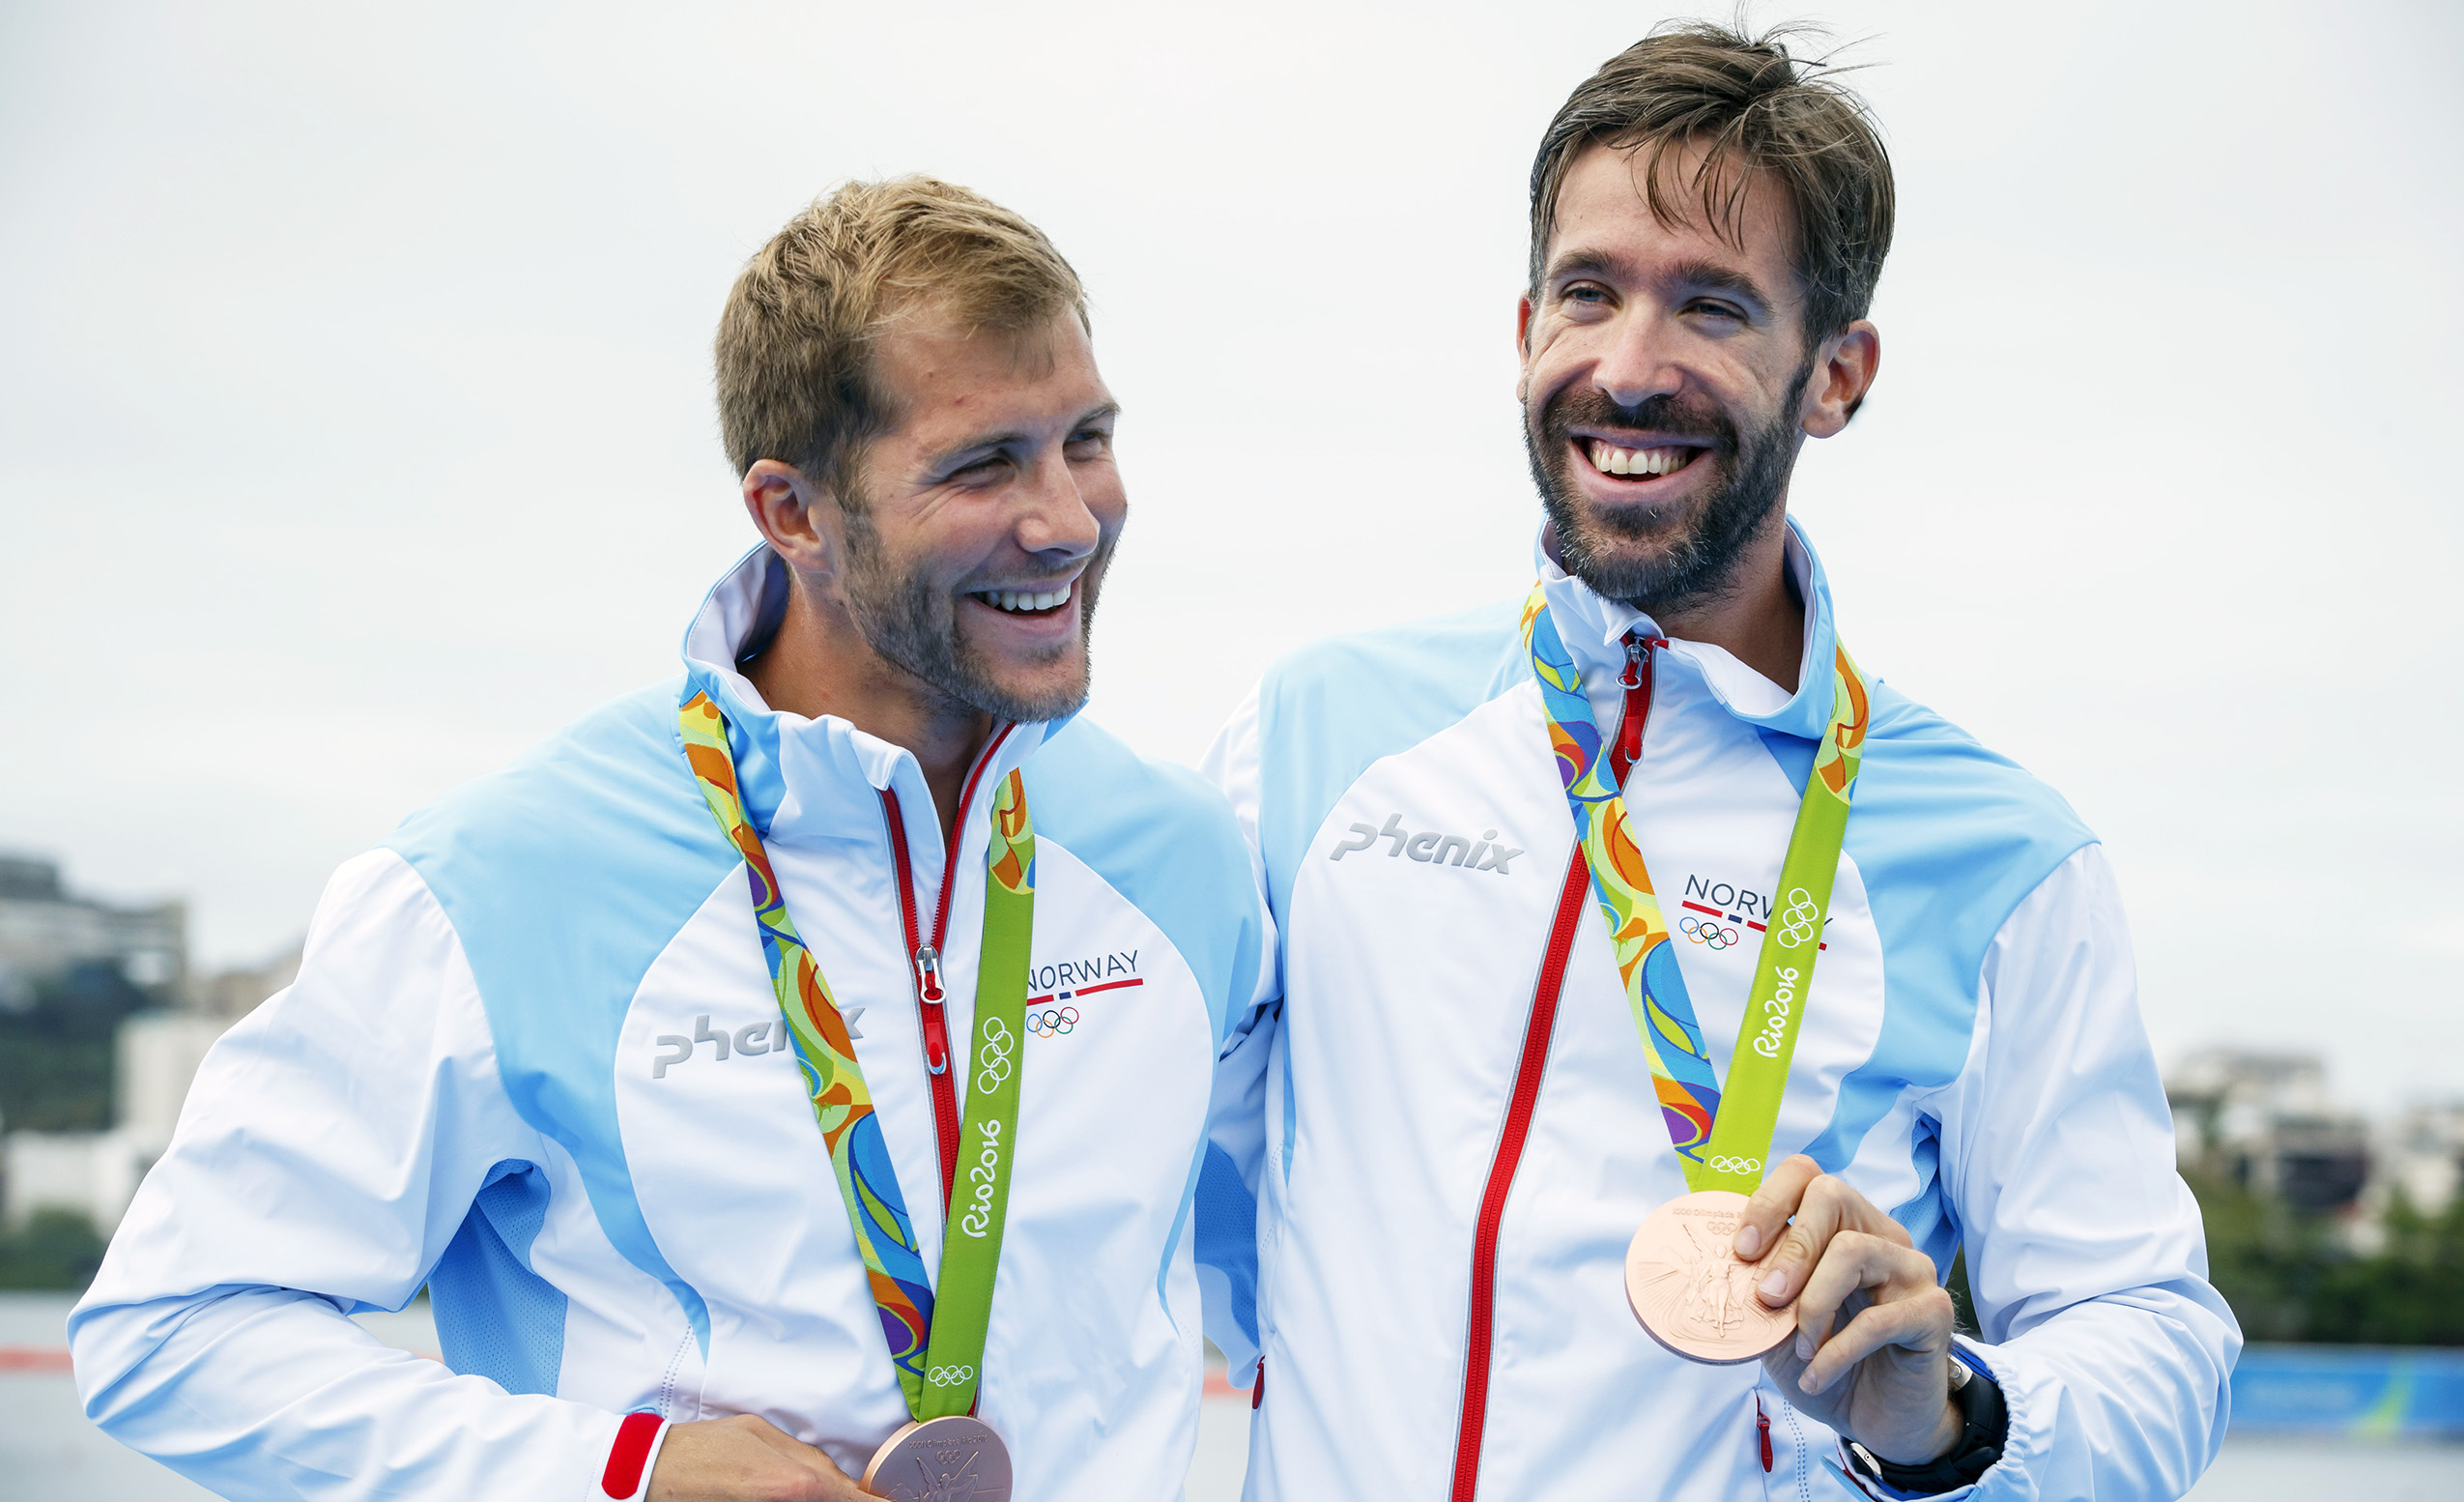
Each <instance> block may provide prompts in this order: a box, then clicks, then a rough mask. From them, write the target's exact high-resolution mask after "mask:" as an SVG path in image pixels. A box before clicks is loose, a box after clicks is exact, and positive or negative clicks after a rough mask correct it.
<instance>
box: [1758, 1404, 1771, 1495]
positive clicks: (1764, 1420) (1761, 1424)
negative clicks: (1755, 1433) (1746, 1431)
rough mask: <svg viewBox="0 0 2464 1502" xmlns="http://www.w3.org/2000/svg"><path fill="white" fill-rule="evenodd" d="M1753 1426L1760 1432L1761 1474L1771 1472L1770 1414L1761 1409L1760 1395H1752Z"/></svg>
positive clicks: (1766, 1474)
mask: <svg viewBox="0 0 2464 1502" xmlns="http://www.w3.org/2000/svg"><path fill="white" fill-rule="evenodd" d="M1754 1427H1755V1428H1756V1429H1758V1430H1762V1474H1763V1475H1765V1476H1768V1475H1770V1474H1771V1416H1770V1415H1769V1414H1767V1413H1765V1412H1763V1411H1762V1394H1760V1393H1757V1394H1755V1395H1754Z"/></svg>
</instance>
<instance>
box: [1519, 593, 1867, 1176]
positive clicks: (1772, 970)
mask: <svg viewBox="0 0 2464 1502" xmlns="http://www.w3.org/2000/svg"><path fill="white" fill-rule="evenodd" d="M1523 640H1524V645H1525V646H1526V647H1527V648H1528V649H1529V650H1530V651H1531V653H1532V671H1533V676H1534V677H1536V678H1537V679H1539V680H1540V699H1541V703H1542V704H1543V705H1544V706H1545V707H1546V709H1547V713H1548V721H1549V744H1550V747H1551V749H1552V750H1554V751H1555V752H1556V754H1557V766H1558V774H1559V776H1560V777H1561V778H1562V779H1563V780H1564V783H1565V801H1566V804H1567V806H1568V807H1569V808H1571V809H1572V810H1573V812H1574V829H1575V833H1576V835H1577V836H1578V837H1579V839H1580V842H1581V845H1582V852H1583V858H1584V860H1585V862H1586V863H1587V864H1588V865H1589V866H1590V872H1591V892H1592V895H1593V896H1595V897H1596V898H1598V900H1599V905H1600V915H1601V916H1602V917H1603V918H1606V919H1607V920H1608V925H1609V939H1610V942H1611V943H1612V944H1613V945H1614V946H1615V947H1616V952H1617V968H1618V974H1619V976H1620V977H1621V978H1622V979H1623V980H1624V982H1625V1001H1626V1005H1627V1006H1628V1007H1630V1008H1631V1009H1632V1010H1633V1012H1634V1025H1635V1029H1636V1030H1637V1031H1639V1032H1640V1033H1641V1034H1642V1035H1643V1054H1644V1056H1645V1057H1646V1058H1647V1059H1649V1060H1650V1064H1651V1083H1652V1087H1653V1089H1654V1090H1655V1091H1656V1092H1657V1094H1658V1096H1659V1101H1660V1114H1661V1116H1662V1117H1663V1118H1665V1119H1666V1121H1667V1122H1668V1128H1669V1141H1670V1142H1671V1143H1672V1144H1673V1145H1675V1147H1676V1153H1677V1159H1678V1162H1679V1164H1680V1166H1681V1167H1682V1168H1683V1169H1684V1170H1685V1184H1686V1187H1687V1188H1688V1189H1691V1190H1705V1189H1728V1190H1734V1191H1735V1192H1737V1193H1738V1194H1748V1195H1750V1194H1752V1193H1753V1192H1754V1190H1755V1187H1756V1186H1757V1185H1759V1184H1761V1183H1762V1171H1763V1168H1764V1164H1763V1159H1764V1158H1765V1157H1766V1156H1768V1154H1769V1153H1770V1150H1771V1134H1772V1132H1773V1131H1774V1130H1775V1129H1776V1128H1777V1126H1778V1125H1779V1119H1780V1097H1781V1096H1782V1095H1783V1094H1784V1093H1786V1091H1787V1089H1788V1078H1789V1060H1790V1058H1791V1056H1792V1055H1793V1054H1795V1052H1796V1031H1797V1025H1798V1023H1799V1022H1801V1021H1802V1020H1803V1018H1804V1016H1805V998H1806V996H1807V993H1808V991H1809V989H1810V988H1811V987H1812V985H1813V982H1814V959H1815V956H1816V955H1817V954H1818V953H1819V952H1820V950H1821V947H1822V945H1821V937H1822V924H1823V921H1824V918H1825V915H1826V914H1827V913H1828V912H1829V911H1830V907H1831V882H1832V880H1833V879H1834V878H1835V877H1836V876H1837V875H1838V874H1839V866H1840V846H1841V843H1842V842H1843V841H1844V840H1845V839H1846V838H1847V836H1848V794H1849V793H1850V792H1851V791H1852V790H1853V789H1854V788H1855V786H1856V769H1857V763H1858V761H1859V759H1860V755H1861V753H1862V751H1863V748H1864V745H1865V728H1866V716H1867V712H1868V708H1867V701H1866V693H1865V680H1864V679H1862V678H1860V677H1858V675H1857V671H1856V664H1855V663H1854V662H1852V661H1850V660H1849V658H1848V650H1847V649H1846V648H1842V647H1835V649H1834V652H1833V658H1832V664H1831V719H1830V724H1829V725H1828V726H1827V727H1826V728H1825V729H1824V730H1823V732H1822V747H1821V749H1820V750H1819V752H1817V753H1816V754H1815V758H1814V770H1813V772H1812V774H1811V775H1810V776H1808V777H1807V778H1806V779H1805V796H1804V799H1803V801H1802V802H1800V803H1799V804H1798V805H1797V810H1796V827H1795V829H1794V830H1793V831H1792V832H1791V834H1790V835H1789V848H1788V855H1787V857H1786V858H1785V859H1784V860H1783V861H1782V862H1781V864H1780V889H1779V901H1778V903H1777V904H1776V906H1775V910H1774V911H1773V912H1772V914H1771V920H1770V923H1769V926H1768V927H1766V928H1765V929H1764V930H1763V931H1762V958H1761V959H1760V960H1758V961H1757V962H1756V963H1755V967H1754V988H1753V990H1751V991H1750V992H1748V993H1747V996H1746V1006H1745V1021H1744V1023H1743V1024H1742V1025H1740V1026H1739V1027H1738V1029H1737V1035H1736V1046H1735V1048H1734V1049H1733V1051H1732V1052H1731V1054H1730V1055H1729V1078H1728V1088H1727V1091H1726V1092H1725V1095H1724V1094H1723V1092H1722V1090H1721V1087H1720V1082H1719V1077H1718V1076H1717V1075H1715V1074H1714V1073H1713V1072H1712V1069H1711V1060H1710V1056H1709V1054H1707V1053H1706V1052H1705V1049H1704V1046H1703V1028H1702V1026H1701V1025H1699V1024H1698V1023H1696V1021H1695V1019H1694V1002H1693V999H1692V998H1691V997H1688V996H1687V995H1686V991H1685V975H1684V973H1683V972H1682V971H1681V970H1679V969H1678V968H1677V963H1676V944H1675V943H1674V942H1673V941H1672V937H1671V935H1670V933H1669V923H1668V919H1667V918H1666V917H1665V916H1663V915H1662V914H1661V912H1660V900H1659V898H1658V896H1656V895H1655V894H1654V893H1653V891H1652V887H1651V873H1650V872H1649V871H1648V870H1647V868H1646V867H1645V866H1644V864H1643V852H1642V850H1641V848H1640V847H1639V846H1637V845H1636V843H1635V840H1634V836H1633V834H1632V832H1631V828H1630V824H1629V821H1628V818H1627V815H1626V811H1625V798H1624V796H1623V794H1621V793H1620V792H1619V789H1618V786H1617V781H1616V771H1615V768H1614V767H1613V766H1612V765H1611V763H1610V758H1609V755H1608V745H1607V742H1606V741H1605V740H1603V739H1602V738H1601V736H1600V728H1599V725H1598V724H1597V722H1595V721H1594V720H1593V719H1592V718H1591V702H1590V699H1588V698H1587V697H1585V695H1584V692H1583V675H1582V673H1581V671H1580V670H1578V669H1577V668H1576V667H1575V665H1574V656H1573V654H1572V653H1571V652H1569V651H1567V650H1565V643H1564V641H1563V640H1562V639H1561V638H1560V637H1559V635H1558V632H1557V624H1556V622H1555V621H1551V620H1550V619H1549V603H1548V594H1547V592H1546V591H1545V590H1543V589H1541V588H1539V587H1537V586H1534V587H1533V591H1532V593H1531V595H1530V597H1528V598H1527V599H1525V600H1524V602H1523Z"/></svg>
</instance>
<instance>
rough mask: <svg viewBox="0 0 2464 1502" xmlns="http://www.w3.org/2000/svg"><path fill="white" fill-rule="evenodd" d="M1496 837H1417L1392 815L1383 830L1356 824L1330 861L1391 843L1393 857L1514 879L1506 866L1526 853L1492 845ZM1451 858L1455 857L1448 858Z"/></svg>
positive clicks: (1488, 834) (1487, 833)
mask: <svg viewBox="0 0 2464 1502" xmlns="http://www.w3.org/2000/svg"><path fill="white" fill-rule="evenodd" d="M1496 838H1497V831H1496V830H1495V829H1488V830H1483V831H1482V832H1481V834H1480V838H1479V839H1478V840H1477V841H1476V842H1475V841H1473V840H1471V839H1468V838H1466V837H1465V836H1463V835H1459V834H1439V833H1437V832H1435V831H1434V830H1432V831H1430V832H1428V833H1425V834H1414V833H1413V832H1412V831H1411V830H1409V829H1406V828H1404V827H1403V816H1402V815H1401V814H1389V815H1387V816H1386V827H1385V828H1383V829H1380V828H1378V827H1376V826H1374V825H1371V824H1354V825H1353V826H1352V838H1350V839H1348V840H1345V841H1344V842H1343V843H1341V844H1340V845H1337V846H1336V847H1335V848H1334V851H1333V853H1332V854H1330V855H1328V856H1327V859H1329V860H1341V859H1342V858H1343V857H1344V856H1346V855H1349V854H1351V853H1352V852H1354V851H1361V850H1367V849H1368V848H1369V847H1370V846H1372V845H1374V844H1376V843H1377V842H1378V841H1380V840H1391V841H1393V842H1394V843H1393V844H1392V845H1390V846H1389V847H1388V848H1387V851H1386V853H1387V854H1389V855H1409V856H1411V857H1412V858H1413V859H1414V860H1420V861H1427V862H1428V863H1430V864H1432V865H1439V866H1461V867H1463V868H1465V869H1466V870H1470V871H1495V872H1497V873H1499V874H1500V875H1502V876H1511V875H1513V873H1512V872H1511V871H1508V870H1507V869H1506V864H1505V863H1506V862H1507V861H1509V860H1512V859H1513V858H1514V857H1515V856H1517V855H1520V854H1522V853H1523V852H1521V851H1519V850H1517V849H1515V848H1514V847H1513V846H1510V845H1493V844H1491V843H1490V842H1491V841H1493V840H1495V839H1496ZM1449 856H1451V857H1452V858H1451V859H1449V858H1447V857H1449Z"/></svg>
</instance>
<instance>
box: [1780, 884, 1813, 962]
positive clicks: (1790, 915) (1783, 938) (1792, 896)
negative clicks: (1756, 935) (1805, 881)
mask: <svg viewBox="0 0 2464 1502" xmlns="http://www.w3.org/2000/svg"><path fill="white" fill-rule="evenodd" d="M1821 916H1822V910H1821V909H1819V908H1817V907H1816V906H1814V894H1813V893H1812V892H1809V891H1807V890H1806V889H1805V888H1804V887H1801V886H1800V887H1796V888H1794V889H1792V890H1791V891H1790V893H1789V905H1788V907H1786V908H1785V909H1783V910H1781V912H1780V920H1779V922H1778V923H1777V924H1775V925H1773V927H1772V929H1771V937H1772V938H1773V939H1778V940H1779V941H1780V947H1781V948H1783V949H1795V948H1800V947H1802V946H1803V945H1804V943H1805V941H1806V940H1807V939H1812V938H1813V937H1814V926H1815V924H1816V923H1817V922H1818V921H1819V919H1820V918H1821Z"/></svg>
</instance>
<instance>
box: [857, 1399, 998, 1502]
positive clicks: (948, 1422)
mask: <svg viewBox="0 0 2464 1502" xmlns="http://www.w3.org/2000/svg"><path fill="white" fill-rule="evenodd" d="M864 1489H865V1490H866V1491H869V1492H871V1493H872V1494H873V1495H874V1496H876V1497H890V1498H894V1499H895V1502H1010V1449H1009V1447H1008V1446H1007V1445H1004V1444H1003V1443H1001V1436H1000V1435H998V1434H995V1433H994V1432H992V1430H991V1429H990V1428H989V1427H988V1426H987V1425H985V1424H984V1423H982V1422H981V1421H979V1420H976V1419H970V1418H967V1417H966V1416H965V1415H963V1414H952V1415H950V1416H949V1417H947V1418H939V1419H927V1420H926V1421H924V1422H923V1423H921V1424H909V1425H907V1426H905V1427H904V1428H903V1429H901V1430H899V1431H898V1432H897V1433H895V1434H893V1435H891V1436H890V1438H889V1440H888V1441H887V1442H886V1443H884V1444H883V1445H882V1446H881V1448H880V1449H878V1450H875V1451H874V1452H873V1463H872V1464H870V1465H868V1466H866V1467H865V1468H864Z"/></svg>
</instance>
